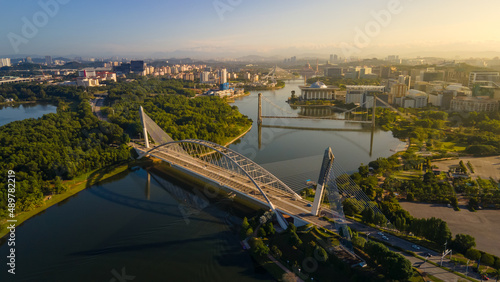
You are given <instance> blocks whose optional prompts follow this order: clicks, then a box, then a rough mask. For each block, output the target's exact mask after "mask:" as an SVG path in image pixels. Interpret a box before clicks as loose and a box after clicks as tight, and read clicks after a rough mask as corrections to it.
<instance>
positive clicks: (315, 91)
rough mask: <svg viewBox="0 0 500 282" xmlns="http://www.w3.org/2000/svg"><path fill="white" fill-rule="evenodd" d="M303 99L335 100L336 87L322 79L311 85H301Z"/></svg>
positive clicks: (301, 97)
mask: <svg viewBox="0 0 500 282" xmlns="http://www.w3.org/2000/svg"><path fill="white" fill-rule="evenodd" d="M299 88H300V90H301V94H300V99H301V100H335V98H336V96H335V90H336V89H337V88H335V87H328V86H326V85H325V84H324V83H323V82H321V81H316V82H315V83H313V84H311V85H310V86H299Z"/></svg>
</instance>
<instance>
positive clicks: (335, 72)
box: [325, 67, 344, 77]
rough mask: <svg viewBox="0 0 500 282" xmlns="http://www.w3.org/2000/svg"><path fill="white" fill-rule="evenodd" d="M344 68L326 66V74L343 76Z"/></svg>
mask: <svg viewBox="0 0 500 282" xmlns="http://www.w3.org/2000/svg"><path fill="white" fill-rule="evenodd" d="M343 73H344V69H343V68H342V67H332V68H325V76H329V77H342V74H343Z"/></svg>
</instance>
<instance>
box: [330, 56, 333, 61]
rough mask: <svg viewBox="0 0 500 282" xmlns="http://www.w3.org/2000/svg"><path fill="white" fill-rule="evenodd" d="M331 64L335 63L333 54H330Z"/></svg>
mask: <svg viewBox="0 0 500 282" xmlns="http://www.w3.org/2000/svg"><path fill="white" fill-rule="evenodd" d="M330 62H333V54H330Z"/></svg>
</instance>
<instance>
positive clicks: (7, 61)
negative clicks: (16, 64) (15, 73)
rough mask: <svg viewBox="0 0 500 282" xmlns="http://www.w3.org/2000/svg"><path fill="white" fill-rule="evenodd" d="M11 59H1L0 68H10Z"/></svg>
mask: <svg viewBox="0 0 500 282" xmlns="http://www.w3.org/2000/svg"><path fill="white" fill-rule="evenodd" d="M10 66H11V64H10V58H2V59H0V68H1V67H10Z"/></svg>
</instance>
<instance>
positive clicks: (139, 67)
mask: <svg viewBox="0 0 500 282" xmlns="http://www.w3.org/2000/svg"><path fill="white" fill-rule="evenodd" d="M145 68H146V64H145V63H144V61H130V70H131V71H132V72H136V73H142V72H144V69H145Z"/></svg>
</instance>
